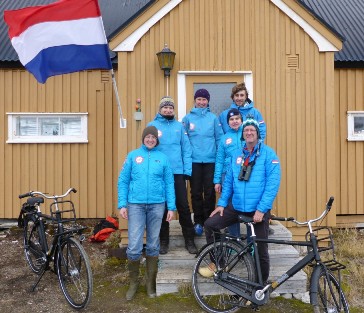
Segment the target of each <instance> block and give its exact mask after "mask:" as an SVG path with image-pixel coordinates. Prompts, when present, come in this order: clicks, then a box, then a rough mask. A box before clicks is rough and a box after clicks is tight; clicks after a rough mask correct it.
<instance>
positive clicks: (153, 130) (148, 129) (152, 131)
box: [142, 126, 159, 146]
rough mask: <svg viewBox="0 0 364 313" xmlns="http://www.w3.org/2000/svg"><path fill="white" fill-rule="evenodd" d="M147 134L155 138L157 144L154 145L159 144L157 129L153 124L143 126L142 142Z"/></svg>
mask: <svg viewBox="0 0 364 313" xmlns="http://www.w3.org/2000/svg"><path fill="white" fill-rule="evenodd" d="M148 135H153V136H154V137H155V138H157V144H156V145H155V146H158V145H159V139H158V129H157V128H156V127H155V126H148V127H146V128H144V130H143V134H142V143H143V144H144V138H145V137H147V136H148Z"/></svg>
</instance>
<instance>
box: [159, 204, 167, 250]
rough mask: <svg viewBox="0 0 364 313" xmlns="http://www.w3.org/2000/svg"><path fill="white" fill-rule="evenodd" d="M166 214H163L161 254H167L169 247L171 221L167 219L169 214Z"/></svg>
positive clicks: (160, 235)
mask: <svg viewBox="0 0 364 313" xmlns="http://www.w3.org/2000/svg"><path fill="white" fill-rule="evenodd" d="M166 212H167V211H166ZM164 215H165V216H163V221H162V226H161V230H160V232H159V239H160V248H159V254H167V253H168V249H169V223H168V222H167V221H166V216H167V214H166V213H165V214H164Z"/></svg>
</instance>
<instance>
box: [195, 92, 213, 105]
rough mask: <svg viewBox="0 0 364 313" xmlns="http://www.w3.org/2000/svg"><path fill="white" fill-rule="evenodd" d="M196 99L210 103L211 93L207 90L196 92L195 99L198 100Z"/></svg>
mask: <svg viewBox="0 0 364 313" xmlns="http://www.w3.org/2000/svg"><path fill="white" fill-rule="evenodd" d="M196 98H205V99H207V101H208V102H210V93H209V92H208V91H207V90H206V89H199V90H197V91H196V92H195V97H194V99H195V100H196Z"/></svg>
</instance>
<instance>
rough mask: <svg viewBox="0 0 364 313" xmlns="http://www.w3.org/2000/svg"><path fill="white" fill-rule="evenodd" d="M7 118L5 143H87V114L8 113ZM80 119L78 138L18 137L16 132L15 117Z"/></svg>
mask: <svg viewBox="0 0 364 313" xmlns="http://www.w3.org/2000/svg"><path fill="white" fill-rule="evenodd" d="M6 114H7V116H8V140H7V141H6V142H7V143H87V142H88V131H87V122H88V113H34V112H27V113H24V112H10V113H6ZM19 116H25V117H50V118H54V117H58V118H62V117H67V118H68V117H73V116H77V117H81V134H80V135H79V136H76V135H75V136H66V135H55V136H46V135H37V136H20V135H18V134H17V133H16V131H17V125H16V123H17V117H19Z"/></svg>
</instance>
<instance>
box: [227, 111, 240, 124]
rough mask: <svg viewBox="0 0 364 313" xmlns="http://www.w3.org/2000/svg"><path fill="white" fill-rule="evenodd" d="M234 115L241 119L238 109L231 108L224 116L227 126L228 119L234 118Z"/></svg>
mask: <svg viewBox="0 0 364 313" xmlns="http://www.w3.org/2000/svg"><path fill="white" fill-rule="evenodd" d="M235 115H239V116H240V118H241V119H242V117H241V114H240V112H239V110H238V109H235V108H232V109H231V110H230V111H229V112H228V114H227V116H226V118H227V123H228V125H229V120H230V117H232V116H235Z"/></svg>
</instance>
